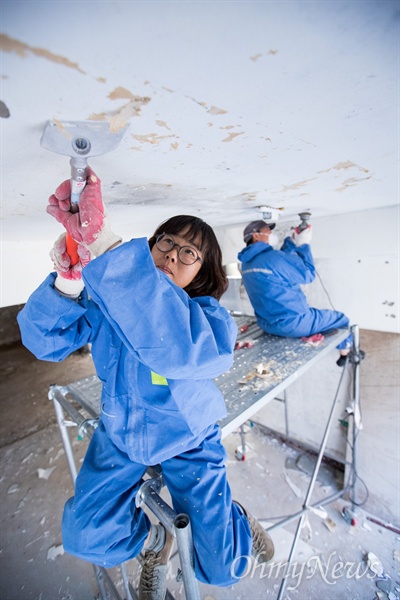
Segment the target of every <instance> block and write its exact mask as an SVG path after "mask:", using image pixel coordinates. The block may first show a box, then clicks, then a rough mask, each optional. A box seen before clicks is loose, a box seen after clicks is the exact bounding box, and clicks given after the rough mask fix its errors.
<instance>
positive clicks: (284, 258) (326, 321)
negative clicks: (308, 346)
mask: <svg viewBox="0 0 400 600" xmlns="http://www.w3.org/2000/svg"><path fill="white" fill-rule="evenodd" d="M238 259H239V260H240V261H241V262H242V278H243V284H244V286H245V288H246V291H247V294H248V296H249V299H250V302H251V304H252V306H253V308H254V313H255V316H256V319H257V323H258V325H259V326H260V327H261V329H263V330H264V331H266V332H267V333H271V334H273V335H279V336H281V337H308V336H310V335H313V334H315V333H323V332H324V331H328V330H329V329H334V328H337V327H338V328H343V327H348V326H349V319H348V318H347V317H346V315H344V314H343V313H341V312H338V311H336V310H326V309H322V310H320V309H317V308H310V307H309V306H308V303H307V299H306V297H305V295H304V293H303V291H302V289H301V287H300V285H301V284H305V283H311V282H312V281H313V280H314V279H315V265H314V259H313V256H312V254H311V248H310V245H309V244H303V245H302V246H296V245H295V243H294V242H293V241H292V240H291V239H290V238H289V237H287V238H285V240H284V243H283V245H282V248H281V249H280V250H274V249H273V247H272V246H270V245H269V244H266V243H264V242H255V243H254V244H250V245H249V246H246V248H244V249H243V250H242V251H241V252H239V254H238ZM350 345H351V336H349V338H346V340H344V341H343V342H341V343H340V344H339V345H338V348H339V349H340V348H349V347H350Z"/></svg>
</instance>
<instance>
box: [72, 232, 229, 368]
mask: <svg viewBox="0 0 400 600" xmlns="http://www.w3.org/2000/svg"><path fill="white" fill-rule="evenodd" d="M83 279H84V281H85V284H86V287H87V290H88V293H89V295H90V297H91V298H93V300H94V301H95V302H96V303H97V304H98V306H99V307H100V310H101V311H102V313H103V315H104V316H105V317H106V319H107V320H108V321H109V323H110V325H111V328H112V329H113V330H114V331H115V332H116V333H117V335H118V336H119V338H120V339H121V340H122V342H123V344H124V345H125V346H126V347H127V349H128V351H130V352H132V353H134V354H136V356H137V357H138V358H139V360H140V361H141V362H142V363H144V364H145V365H147V366H148V367H149V368H150V369H151V370H152V371H154V372H156V373H158V374H159V375H162V376H163V377H166V378H170V379H213V378H214V377H218V375H220V374H221V373H223V372H225V371H228V370H229V369H230V367H231V365H232V362H233V348H234V344H235V339H236V334H237V327H236V324H235V323H234V321H233V319H232V318H231V316H230V315H229V313H228V312H227V311H226V310H225V309H224V308H223V307H221V305H220V304H219V302H218V301H217V300H215V299H214V298H211V297H209V296H205V297H201V298H196V299H192V298H190V297H189V296H188V294H187V293H186V292H185V291H184V290H182V289H181V288H180V287H178V286H177V285H175V284H174V283H173V282H172V281H171V280H170V279H169V277H168V276H167V275H165V274H164V273H162V272H161V271H160V270H158V269H157V268H156V266H155V265H154V261H153V258H152V256H151V253H150V249H149V245H148V241H147V240H146V238H140V239H135V240H131V241H130V242H128V243H126V244H122V245H121V246H119V247H118V248H115V249H114V250H111V251H110V252H107V253H105V254H103V255H102V256H100V257H98V258H97V259H95V260H93V261H92V262H90V263H89V264H88V265H87V266H86V267H85V268H84V269H83Z"/></svg>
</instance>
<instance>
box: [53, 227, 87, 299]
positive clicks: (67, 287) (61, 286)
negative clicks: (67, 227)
mask: <svg viewBox="0 0 400 600" xmlns="http://www.w3.org/2000/svg"><path fill="white" fill-rule="evenodd" d="M78 255H79V262H78V263H76V264H75V265H71V261H70V257H69V255H68V252H67V246H66V235H65V233H63V234H62V235H60V237H59V238H58V239H57V241H56V242H55V244H54V246H53V248H52V249H51V251H50V258H51V259H52V261H53V263H54V268H55V270H56V271H57V278H56V281H55V283H54V286H55V288H56V289H57V290H58V291H59V292H61V293H62V294H63V295H65V296H70V297H71V298H77V297H78V296H79V294H80V293H81V291H82V290H83V288H84V283H83V280H82V269H83V267H85V266H86V265H87V264H88V262H89V261H90V251H89V250H88V249H87V248H86V246H84V245H83V244H78Z"/></svg>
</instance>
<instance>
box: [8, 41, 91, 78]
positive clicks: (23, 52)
mask: <svg viewBox="0 0 400 600" xmlns="http://www.w3.org/2000/svg"><path fill="white" fill-rule="evenodd" d="M0 50H2V51H3V52H15V54H17V55H18V56H20V57H21V58H25V57H26V56H27V55H28V54H29V53H30V52H31V53H32V54H34V55H35V56H39V57H40V58H45V59H46V60H50V61H51V62H55V63H57V64H60V65H63V66H64V67H68V68H69V69H75V70H76V71H78V72H79V73H82V74H83V75H86V73H85V71H82V69H81V68H80V67H79V65H78V63H74V62H72V61H70V60H69V59H68V58H66V57H65V56H59V55H58V54H53V53H52V52H50V51H49V50H46V49H45V48H35V47H33V46H29V45H28V44H24V43H23V42H20V41H19V40H15V39H14V38H11V37H9V36H8V35H5V34H4V33H1V34H0Z"/></svg>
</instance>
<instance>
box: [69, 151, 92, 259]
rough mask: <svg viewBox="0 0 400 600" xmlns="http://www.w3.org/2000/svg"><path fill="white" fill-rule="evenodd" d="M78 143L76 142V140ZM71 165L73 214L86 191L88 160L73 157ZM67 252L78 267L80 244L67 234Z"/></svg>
mask: <svg viewBox="0 0 400 600" xmlns="http://www.w3.org/2000/svg"><path fill="white" fill-rule="evenodd" d="M74 142H75V143H76V140H74ZM70 165H71V209H70V210H71V212H72V213H76V212H78V210H79V206H78V204H79V198H80V196H81V194H82V192H83V190H84V189H85V185H86V172H87V166H88V162H87V158H84V157H81V156H79V157H77V156H73V157H72V158H71V160H70ZM66 246H67V252H68V255H69V258H70V261H71V265H72V266H73V265H76V264H77V263H78V262H79V254H78V243H77V242H76V241H75V240H74V238H73V237H71V236H70V234H69V233H68V232H67V235H66Z"/></svg>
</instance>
